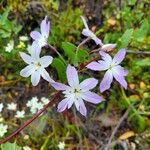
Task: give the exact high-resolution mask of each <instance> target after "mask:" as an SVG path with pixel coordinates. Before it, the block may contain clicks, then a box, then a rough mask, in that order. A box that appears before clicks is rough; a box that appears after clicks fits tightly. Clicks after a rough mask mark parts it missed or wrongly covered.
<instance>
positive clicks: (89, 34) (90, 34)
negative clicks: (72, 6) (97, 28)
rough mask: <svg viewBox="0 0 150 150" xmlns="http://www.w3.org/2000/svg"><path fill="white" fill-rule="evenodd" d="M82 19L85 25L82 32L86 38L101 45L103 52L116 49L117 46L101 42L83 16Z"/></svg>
mask: <svg viewBox="0 0 150 150" xmlns="http://www.w3.org/2000/svg"><path fill="white" fill-rule="evenodd" d="M81 19H82V21H83V23H84V26H85V28H84V29H83V30H82V34H83V35H84V36H87V37H90V38H91V39H93V40H94V41H95V43H96V45H100V46H101V49H100V50H102V51H110V50H111V49H114V48H115V47H116V44H111V43H109V44H103V42H102V41H101V39H99V38H98V37H97V36H96V35H95V34H94V33H93V32H92V31H91V30H90V29H89V27H88V25H87V22H86V20H85V18H84V17H83V16H81Z"/></svg>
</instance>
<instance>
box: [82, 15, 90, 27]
mask: <svg viewBox="0 0 150 150" xmlns="http://www.w3.org/2000/svg"><path fill="white" fill-rule="evenodd" d="M81 19H82V21H83V23H84V26H85V28H86V29H89V27H88V25H87V22H86V20H85V18H84V17H83V16H81Z"/></svg>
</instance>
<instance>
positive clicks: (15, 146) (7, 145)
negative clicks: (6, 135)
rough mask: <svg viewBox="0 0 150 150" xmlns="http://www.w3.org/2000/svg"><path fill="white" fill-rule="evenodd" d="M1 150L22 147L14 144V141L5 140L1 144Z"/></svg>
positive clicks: (12, 149)
mask: <svg viewBox="0 0 150 150" xmlns="http://www.w3.org/2000/svg"><path fill="white" fill-rule="evenodd" d="M1 150H22V148H21V147H19V146H18V145H16V144H15V143H9V142H7V143H5V144H2V145H1Z"/></svg>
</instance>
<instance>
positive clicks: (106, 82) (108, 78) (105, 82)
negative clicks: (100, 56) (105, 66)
mask: <svg viewBox="0 0 150 150" xmlns="http://www.w3.org/2000/svg"><path fill="white" fill-rule="evenodd" d="M112 81H113V75H112V72H111V71H110V70H108V71H106V73H105V75H104V78H103V79H102V81H101V83H100V91H101V92H104V91H105V90H107V89H109V88H110V85H111V83H112Z"/></svg>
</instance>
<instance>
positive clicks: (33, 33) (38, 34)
mask: <svg viewBox="0 0 150 150" xmlns="http://www.w3.org/2000/svg"><path fill="white" fill-rule="evenodd" d="M30 36H31V37H32V39H34V40H38V39H40V38H41V34H40V33H39V32H38V31H32V32H31V33H30Z"/></svg>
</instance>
